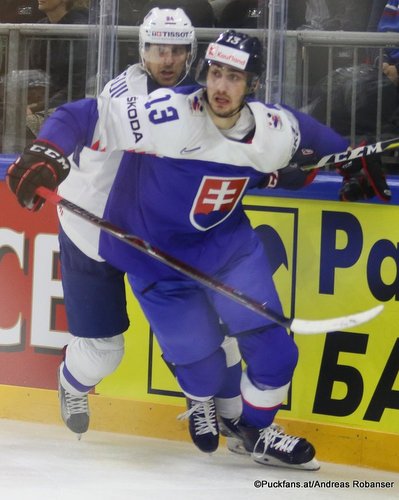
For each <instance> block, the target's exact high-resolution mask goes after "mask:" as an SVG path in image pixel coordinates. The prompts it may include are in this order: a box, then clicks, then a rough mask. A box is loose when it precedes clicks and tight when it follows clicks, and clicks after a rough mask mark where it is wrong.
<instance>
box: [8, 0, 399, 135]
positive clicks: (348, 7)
mask: <svg viewBox="0 0 399 500" xmlns="http://www.w3.org/2000/svg"><path fill="white" fill-rule="evenodd" d="M99 2H100V0H2V8H1V10H0V23H42V24H88V23H89V22H90V21H91V19H90V16H91V13H92V12H93V10H94V9H95V8H97V9H98V5H99ZM269 4H270V3H269V2H266V1H265V0H119V15H118V24H119V25H125V26H138V25H140V24H141V23H142V21H143V19H144V17H145V15H146V14H147V13H148V12H149V10H150V9H152V8H153V7H160V8H177V7H181V8H182V9H183V10H184V11H185V12H186V14H187V15H188V17H189V18H190V19H191V21H192V24H193V25H194V26H196V27H201V28H204V27H205V28H206V27H212V28H213V27H220V28H235V29H249V28H264V27H265V26H267V18H268V12H267V10H268V5H269ZM398 4H399V0H352V1H351V2H348V1H347V0H288V2H287V12H286V18H287V24H286V27H287V29H288V30H300V31H303V30H322V31H331V30H343V31H361V32H366V31H374V32H375V31H381V32H384V31H392V32H395V31H399V5H398ZM270 5H271V4H270ZM4 46H5V44H3V46H2V47H3V50H4ZM0 48H1V45H0ZM317 50H319V49H314V57H313V59H312V60H313V63H312V64H313V66H311V74H312V77H311V79H310V83H311V90H312V92H311V97H312V99H311V103H310V106H309V110H310V112H312V113H314V115H315V116H316V117H317V118H319V119H320V120H321V121H323V120H325V118H326V115H325V113H326V100H327V97H326V74H327V63H326V58H325V57H324V55H323V54H322V53H321V52H319V53H318V52H317ZM342 53H344V57H341V59H339V58H338V59H337V60H336V61H335V62H334V75H333V78H334V90H335V91H336V96H335V97H334V99H336V102H342V94H345V95H346V96H347V95H351V88H350V86H351V85H352V84H353V81H354V80H353V77H352V74H353V71H355V70H356V71H357V72H358V73H357V75H356V78H355V80H356V81H358V82H359V85H361V90H362V92H363V96H364V99H363V103H360V104H359V105H358V104H357V105H358V107H359V116H361V120H360V121H362V120H364V121H365V122H366V121H367V119H368V118H370V116H373V114H372V113H370V112H369V111H370V110H369V109H367V107H366V104H365V103H367V102H369V98H370V92H373V93H374V94H376V92H377V89H376V82H377V79H378V67H382V69H383V78H384V80H383V84H384V89H383V95H384V96H385V97H384V99H385V103H383V118H384V121H385V123H390V120H391V117H390V116H389V117H388V116H385V115H391V114H392V110H393V109H394V110H396V108H397V106H396V102H397V88H398V68H399V49H395V48H391V49H387V50H385V51H384V53H383V57H382V58H381V56H379V57H378V56H377V55H376V54H375V53H374V54H373V53H370V52H368V53H367V54H366V55H364V54H363V55H362V58H361V60H360V61H359V62H360V64H361V68H360V69H359V68H356V69H355V70H354V69H353V67H352V64H351V58H350V57H349V58H348V59H345V51H341V55H342ZM1 55H2V57H1V59H0V77H1V80H0V83H1V85H2V88H3V92H1V88H0V96H2V95H4V88H5V85H6V84H7V82H8V84H12V85H16V86H20V87H24V88H25V89H28V92H27V116H26V120H27V139H28V140H29V139H32V138H34V137H35V135H36V133H37V131H38V129H39V127H40V125H41V123H42V122H43V119H44V118H45V116H47V115H48V114H49V113H51V111H52V110H53V109H55V108H56V107H57V106H58V105H60V104H61V103H63V102H66V101H70V100H73V99H77V98H80V97H83V96H84V95H85V89H86V64H87V40H85V39H84V38H83V37H82V38H79V37H77V38H75V39H74V40H73V41H72V42H71V41H70V40H66V39H61V38H59V39H57V38H54V39H52V40H51V42H48V40H47V39H45V37H43V38H39V37H33V38H32V40H31V41H30V44H29V53H28V61H29V63H28V66H29V67H28V69H24V70H20V71H18V72H15V71H14V72H13V74H9V73H7V68H6V57H5V53H3V54H1ZM136 55H137V50H135V48H131V49H129V48H128V47H127V45H125V48H124V52H123V51H121V53H120V67H119V68H118V71H120V70H122V69H123V68H124V67H126V66H127V65H130V64H133V63H135V62H137V61H136V60H133V59H135V57H136ZM379 81H380V82H381V78H380V79H379ZM1 100H3V99H1ZM0 104H1V103H0ZM340 108H342V106H340ZM348 108H350V106H346V109H348ZM363 108H364V109H363ZM0 111H1V110H0ZM335 113H338V115H339V113H340V111H339V110H338V109H336V110H335ZM362 113H363V114H364V115H365V116H364V117H363V116H362ZM384 113H385V114H384ZM332 119H333V123H332V125H333V126H335V127H336V128H337V129H338V131H339V132H341V133H344V134H347V133H348V127H349V125H348V117H347V115H345V116H344V115H343V114H342V113H341V115H340V116H337V117H335V115H334V116H333V117H332ZM373 119H374V118H373ZM334 120H335V121H334ZM358 121H359V120H358ZM395 126H396V121H395ZM366 128H367V127H366ZM0 135H1V130H0Z"/></svg>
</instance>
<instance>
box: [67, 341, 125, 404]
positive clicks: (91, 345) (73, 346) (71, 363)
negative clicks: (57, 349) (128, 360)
mask: <svg viewBox="0 0 399 500" xmlns="http://www.w3.org/2000/svg"><path fill="white" fill-rule="evenodd" d="M123 353H124V338H123V335H122V334H120V335H116V336H115V337H110V338H102V339H90V338H82V337H74V338H73V339H72V340H71V342H70V343H69V344H68V347H67V349H66V353H65V362H64V363H63V364H62V366H61V373H60V382H61V385H62V386H63V387H64V389H65V390H66V391H68V392H70V393H71V394H74V395H75V396H81V395H82V394H86V393H88V392H89V391H90V389H92V388H93V387H94V386H95V385H97V384H98V383H99V382H100V381H101V379H102V378H104V377H105V376H107V375H109V374H111V373H112V372H113V371H115V370H116V368H117V367H118V365H119V363H120V362H121V360H122V357H123ZM64 365H65V366H64Z"/></svg>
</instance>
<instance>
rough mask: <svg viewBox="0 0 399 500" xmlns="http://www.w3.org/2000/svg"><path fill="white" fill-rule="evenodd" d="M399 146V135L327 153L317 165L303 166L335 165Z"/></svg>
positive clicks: (308, 168)
mask: <svg viewBox="0 0 399 500" xmlns="http://www.w3.org/2000/svg"><path fill="white" fill-rule="evenodd" d="M396 148H399V137H395V138H393V139H388V140H386V141H379V142H376V143H375V144H367V145H365V146H359V147H358V148H354V149H351V150H348V151H342V152H341V153H334V154H331V155H326V156H323V158H321V159H320V160H319V161H318V162H317V163H316V165H305V166H304V167H302V168H303V169H304V170H312V169H315V168H323V167H329V166H333V165H337V164H340V163H342V162H346V161H351V160H355V159H356V158H362V157H364V156H369V155H373V154H379V153H383V152H384V151H388V150H390V149H396Z"/></svg>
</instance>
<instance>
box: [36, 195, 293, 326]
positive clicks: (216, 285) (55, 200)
mask: <svg viewBox="0 0 399 500" xmlns="http://www.w3.org/2000/svg"><path fill="white" fill-rule="evenodd" d="M36 193H37V194H38V195H39V196H41V197H42V198H44V199H46V200H47V201H49V202H50V203H52V204H54V205H60V206H62V207H63V208H65V209H66V210H69V211H70V212H73V213H74V214H75V215H77V216H78V217H80V218H82V219H84V220H85V221H87V222H90V223H91V224H94V225H95V226H98V227H100V228H101V229H102V230H103V231H105V232H107V233H109V234H111V235H112V236H114V237H115V238H118V239H119V240H121V241H124V242H125V243H127V244H128V245H130V246H132V247H133V248H135V249H136V250H139V251H141V252H143V253H145V254H147V255H149V256H151V257H153V258H154V259H156V260H158V261H160V262H162V263H163V264H166V265H167V266H169V267H172V268H173V269H175V270H177V271H179V272H181V273H182V274H185V275H186V276H188V277H189V278H191V279H194V280H195V281H198V282H199V283H201V284H202V285H204V286H206V287H208V288H210V289H211V290H214V291H216V292H218V293H220V294H222V295H225V296H226V297H228V298H230V299H232V300H234V301H235V302H238V303H239V304H241V305H242V306H244V307H246V308H248V309H250V310H252V311H254V312H256V313H258V314H260V315H261V316H263V317H265V318H267V319H268V320H270V321H273V322H274V323H277V324H279V325H281V326H284V327H285V328H289V327H290V325H291V323H292V319H289V318H286V317H285V316H282V315H280V314H278V313H276V312H275V311H272V310H271V309H269V308H267V307H266V306H265V305H263V304H260V303H259V302H257V301H255V300H254V299H252V298H251V297H248V296H247V295H245V294H243V293H242V292H240V291H239V290H236V289H234V288H232V287H230V286H228V285H226V284H224V283H222V282H221V281H218V280H216V279H215V278H213V277H211V276H209V275H207V274H205V273H203V272H201V271H199V270H198V269H196V268H194V267H192V266H190V265H188V264H185V263H184V262H182V261H181V260H178V259H176V258H175V257H173V256H171V255H169V254H167V253H165V252H163V251H162V250H160V249H158V248H156V247H153V246H152V245H151V244H150V243H148V242H147V241H145V240H143V239H141V238H139V237H138V236H135V235H132V234H127V233H125V232H124V231H123V230H122V229H121V228H119V227H118V226H116V225H114V224H111V223H110V222H108V221H106V220H105V219H102V218H101V217H98V216H97V215H94V214H93V213H91V212H89V211H87V210H85V209H84V208H82V207H79V206H78V205H75V204H74V203H72V202H71V201H69V200H66V199H65V198H63V197H62V196H60V195H58V194H57V193H55V192H53V191H50V190H49V189H47V188H45V187H39V188H37V190H36Z"/></svg>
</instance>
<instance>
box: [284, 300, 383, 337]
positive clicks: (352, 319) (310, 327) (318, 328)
mask: <svg viewBox="0 0 399 500" xmlns="http://www.w3.org/2000/svg"><path fill="white" fill-rule="evenodd" d="M383 309H384V306H383V305H382V304H380V305H378V306H375V307H373V308H371V309H367V311H362V312H360V313H356V314H350V315H349V316H341V317H339V318H330V319H321V320H306V319H293V320H292V323H291V326H290V329H291V331H292V332H294V333H300V334H304V335H314V334H317V333H328V332H333V331H335V330H338V331H340V330H346V329H347V328H352V327H354V326H357V325H361V324H362V323H366V322H367V321H370V320H371V319H373V318H375V317H376V316H378V314H380V313H381V311H382V310H383Z"/></svg>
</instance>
